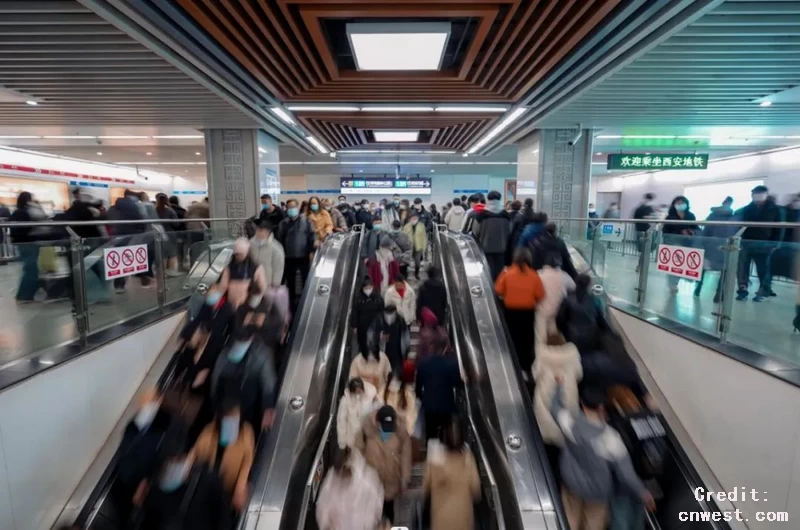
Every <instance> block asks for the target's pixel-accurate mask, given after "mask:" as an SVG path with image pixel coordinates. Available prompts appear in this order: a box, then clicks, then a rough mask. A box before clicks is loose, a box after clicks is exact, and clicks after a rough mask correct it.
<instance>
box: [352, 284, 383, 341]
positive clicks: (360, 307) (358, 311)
mask: <svg viewBox="0 0 800 530" xmlns="http://www.w3.org/2000/svg"><path fill="white" fill-rule="evenodd" d="M381 311H383V298H381V295H380V294H379V292H378V289H375V288H374V287H373V291H372V294H371V295H369V296H367V295H365V294H364V293H363V292H361V291H359V292H358V293H357V294H356V296H355V300H353V313H352V314H351V316H350V327H353V328H356V329H358V330H365V331H366V330H367V329H369V327H370V326H371V325H372V322H373V321H374V320H375V317H376V316H378V314H379V313H380V312H381Z"/></svg>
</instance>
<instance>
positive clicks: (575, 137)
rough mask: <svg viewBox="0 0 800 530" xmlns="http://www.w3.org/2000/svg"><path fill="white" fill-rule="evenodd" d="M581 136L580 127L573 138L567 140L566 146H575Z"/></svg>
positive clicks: (581, 130)
mask: <svg viewBox="0 0 800 530" xmlns="http://www.w3.org/2000/svg"><path fill="white" fill-rule="evenodd" d="M582 135H583V129H581V128H580V127H578V132H577V133H576V134H575V136H574V137H572V138H570V139H569V140H567V145H568V146H570V147H572V146H573V145H575V144H576V143H578V140H580V139H581V136H582Z"/></svg>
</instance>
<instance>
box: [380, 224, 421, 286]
mask: <svg viewBox="0 0 800 530" xmlns="http://www.w3.org/2000/svg"><path fill="white" fill-rule="evenodd" d="M386 235H387V236H389V238H390V239H391V240H392V242H393V243H394V245H392V252H393V253H394V259H396V260H397V263H399V264H400V274H402V275H403V276H407V275H408V267H409V266H410V265H411V263H413V260H414V247H413V244H412V243H411V238H410V237H409V236H408V234H406V233H405V232H404V231H403V225H402V224H401V223H400V221H395V222H394V223H392V226H391V230H389V232H387V234H386Z"/></svg>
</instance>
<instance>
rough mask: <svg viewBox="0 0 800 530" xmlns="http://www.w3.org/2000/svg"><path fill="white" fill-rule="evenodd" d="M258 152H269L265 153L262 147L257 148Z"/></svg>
mask: <svg viewBox="0 0 800 530" xmlns="http://www.w3.org/2000/svg"><path fill="white" fill-rule="evenodd" d="M258 152H259V153H268V152H269V151H267V150H266V149H264V148H263V147H259V148H258Z"/></svg>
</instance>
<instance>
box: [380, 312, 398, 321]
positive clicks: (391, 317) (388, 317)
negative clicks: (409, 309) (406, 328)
mask: <svg viewBox="0 0 800 530" xmlns="http://www.w3.org/2000/svg"><path fill="white" fill-rule="evenodd" d="M383 318H385V319H386V323H387V324H394V321H395V320H397V313H391V314H384V315H383Z"/></svg>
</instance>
